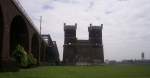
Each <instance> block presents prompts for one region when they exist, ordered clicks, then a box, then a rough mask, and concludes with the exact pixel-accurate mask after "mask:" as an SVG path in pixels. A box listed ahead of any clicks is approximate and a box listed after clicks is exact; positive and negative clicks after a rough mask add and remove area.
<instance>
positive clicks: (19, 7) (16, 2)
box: [11, 0, 39, 33]
mask: <svg viewBox="0 0 150 78" xmlns="http://www.w3.org/2000/svg"><path fill="white" fill-rule="evenodd" d="M11 1H13V2H14V3H15V5H16V6H18V9H19V10H20V11H21V12H22V13H23V15H25V17H26V18H27V20H28V21H29V22H30V23H31V25H32V26H33V28H34V29H35V30H36V31H38V33H39V30H38V28H36V27H35V25H34V22H33V21H32V19H31V18H30V17H29V15H28V13H27V12H26V11H25V9H24V8H23V6H22V5H21V3H20V2H19V1H18V0H11Z"/></svg>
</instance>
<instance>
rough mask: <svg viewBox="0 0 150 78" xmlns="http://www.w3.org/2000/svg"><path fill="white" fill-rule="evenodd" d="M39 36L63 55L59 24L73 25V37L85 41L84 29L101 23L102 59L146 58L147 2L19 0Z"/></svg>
mask: <svg viewBox="0 0 150 78" xmlns="http://www.w3.org/2000/svg"><path fill="white" fill-rule="evenodd" d="M19 1H20V3H21V4H22V6H23V7H24V9H25V10H26V12H27V13H28V15H29V16H30V17H31V19H32V20H33V22H34V24H35V25H36V28H37V29H39V24H40V23H39V19H40V16H43V22H42V33H43V34H50V35H51V37H52V39H53V40H56V41H57V45H58V48H59V53H60V58H61V59H62V55H63V41H64V31H63V27H64V26H63V23H64V22H65V23H66V24H74V23H77V24H78V26H77V38H78V39H86V40H87V39H88V26H89V24H90V23H92V24H93V25H100V24H104V27H103V44H104V56H105V59H109V60H123V59H141V52H144V53H145V58H146V59H150V0H19Z"/></svg>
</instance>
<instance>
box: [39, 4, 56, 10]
mask: <svg viewBox="0 0 150 78" xmlns="http://www.w3.org/2000/svg"><path fill="white" fill-rule="evenodd" d="M42 8H43V9H44V10H49V9H51V10H52V9H54V7H52V6H50V5H44V6H43V7H42Z"/></svg>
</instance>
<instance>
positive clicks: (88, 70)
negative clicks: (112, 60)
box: [0, 65, 150, 78]
mask: <svg viewBox="0 0 150 78" xmlns="http://www.w3.org/2000/svg"><path fill="white" fill-rule="evenodd" d="M0 78H150V65H102V66H45V67H36V68H30V69H21V70H20V72H4V73H0Z"/></svg>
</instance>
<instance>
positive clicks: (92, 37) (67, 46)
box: [63, 23, 104, 65]
mask: <svg viewBox="0 0 150 78" xmlns="http://www.w3.org/2000/svg"><path fill="white" fill-rule="evenodd" d="M102 28H103V25H101V26H92V24H90V27H88V31H89V40H77V38H76V29H77V24H75V25H66V24H65V23H64V32H65V33H64V36H65V37H64V38H65V39H64V54H63V63H64V64H65V65H97V64H101V63H103V62H104V55H103V44H102Z"/></svg>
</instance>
